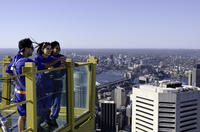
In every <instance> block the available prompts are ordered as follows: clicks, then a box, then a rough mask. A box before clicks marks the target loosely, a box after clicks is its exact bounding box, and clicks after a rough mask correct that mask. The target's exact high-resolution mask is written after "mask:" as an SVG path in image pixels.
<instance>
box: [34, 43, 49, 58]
mask: <svg viewBox="0 0 200 132" xmlns="http://www.w3.org/2000/svg"><path fill="white" fill-rule="evenodd" d="M49 45H50V46H51V43H49V42H42V43H40V44H38V49H37V55H38V56H40V55H42V54H43V51H42V50H43V49H44V48H46V47H47V46H49Z"/></svg>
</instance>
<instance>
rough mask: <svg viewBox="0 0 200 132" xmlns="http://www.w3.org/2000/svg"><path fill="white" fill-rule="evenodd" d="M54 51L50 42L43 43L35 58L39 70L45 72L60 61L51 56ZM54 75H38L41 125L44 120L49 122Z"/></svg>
mask: <svg viewBox="0 0 200 132" xmlns="http://www.w3.org/2000/svg"><path fill="white" fill-rule="evenodd" d="M51 53H52V49H51V44H50V43H48V42H43V43H41V44H39V48H38V50H37V54H38V56H37V57H36V58H35V63H36V65H37V66H38V70H45V69H48V68H51V67H53V65H55V64H56V63H58V62H59V61H60V58H58V59H55V58H53V57H52V56H51ZM53 86H54V85H53V74H52V72H49V73H44V72H42V73H38V74H37V83H36V87H37V97H38V98H39V101H38V108H39V109H40V112H41V113H43V114H42V115H43V116H42V117H41V119H40V123H39V124H41V123H42V122H43V121H44V120H49V114H50V112H51V111H50V108H51V104H52V98H53V97H52V96H53V92H54V87H53Z"/></svg>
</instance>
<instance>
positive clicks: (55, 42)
mask: <svg viewBox="0 0 200 132" xmlns="http://www.w3.org/2000/svg"><path fill="white" fill-rule="evenodd" d="M57 45H58V46H59V47H60V44H59V43H58V41H53V42H51V47H52V49H53V48H54V47H55V46H57Z"/></svg>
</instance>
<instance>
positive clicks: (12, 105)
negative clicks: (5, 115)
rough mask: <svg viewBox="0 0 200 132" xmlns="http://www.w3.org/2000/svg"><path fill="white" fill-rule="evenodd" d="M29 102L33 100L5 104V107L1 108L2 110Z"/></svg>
mask: <svg viewBox="0 0 200 132" xmlns="http://www.w3.org/2000/svg"><path fill="white" fill-rule="evenodd" d="M27 102H31V101H30V100H26V101H22V102H19V103H16V104H11V105H8V106H5V107H4V108H1V109H0V112H2V111H4V110H7V109H10V108H13V107H16V106H18V105H21V104H26V103H27Z"/></svg>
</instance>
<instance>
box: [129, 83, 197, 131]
mask: <svg viewBox="0 0 200 132" xmlns="http://www.w3.org/2000/svg"><path fill="white" fill-rule="evenodd" d="M163 86H164V85H163ZM165 86H166V87H158V86H151V85H141V86H140V87H139V88H133V98H132V99H133V103H132V132H141V131H142V132H200V90H199V88H196V87H192V86H187V87H186V86H180V84H176V83H170V84H169V85H165Z"/></svg>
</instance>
